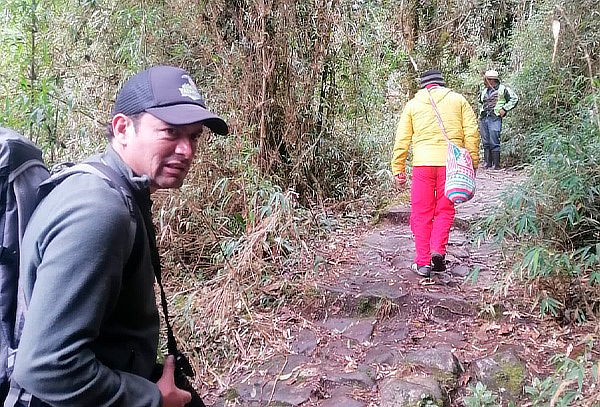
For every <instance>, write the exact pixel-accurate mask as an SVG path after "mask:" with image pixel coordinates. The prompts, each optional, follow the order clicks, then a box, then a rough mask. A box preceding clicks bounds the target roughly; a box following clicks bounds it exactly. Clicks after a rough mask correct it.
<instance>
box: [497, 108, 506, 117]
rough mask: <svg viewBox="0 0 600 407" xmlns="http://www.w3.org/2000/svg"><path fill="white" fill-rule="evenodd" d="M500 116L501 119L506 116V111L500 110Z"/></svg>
mask: <svg viewBox="0 0 600 407" xmlns="http://www.w3.org/2000/svg"><path fill="white" fill-rule="evenodd" d="M498 116H500V117H504V116H506V110H504V109H500V111H499V112H498Z"/></svg>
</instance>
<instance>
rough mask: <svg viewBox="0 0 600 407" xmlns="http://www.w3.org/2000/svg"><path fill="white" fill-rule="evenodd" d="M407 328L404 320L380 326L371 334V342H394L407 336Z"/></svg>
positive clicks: (400, 340)
mask: <svg viewBox="0 0 600 407" xmlns="http://www.w3.org/2000/svg"><path fill="white" fill-rule="evenodd" d="M408 335H409V329H408V326H407V325H406V322H399V323H395V324H390V323H389V322H388V325H387V326H385V327H382V330H376V331H375V333H374V334H373V340H372V342H373V343H375V344H396V343H398V342H402V341H404V340H405V339H406V338H408Z"/></svg>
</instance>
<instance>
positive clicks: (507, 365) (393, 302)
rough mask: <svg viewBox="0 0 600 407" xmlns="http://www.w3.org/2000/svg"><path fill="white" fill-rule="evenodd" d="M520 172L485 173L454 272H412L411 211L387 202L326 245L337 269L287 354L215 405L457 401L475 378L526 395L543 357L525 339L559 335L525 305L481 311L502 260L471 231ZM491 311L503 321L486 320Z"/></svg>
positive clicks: (326, 406) (464, 214) (455, 244)
mask: <svg viewBox="0 0 600 407" xmlns="http://www.w3.org/2000/svg"><path fill="white" fill-rule="evenodd" d="M519 177H520V175H519V174H518V173H516V172H510V171H504V170H503V171H481V172H479V173H478V193H477V196H476V197H475V198H474V199H473V200H472V201H470V202H468V203H465V204H462V205H459V206H458V207H457V219H456V221H455V223H454V226H453V229H452V231H451V234H450V242H449V246H448V254H447V256H446V258H447V262H448V271H447V272H445V273H437V274H435V275H433V276H432V277H431V278H423V277H419V276H417V275H416V274H414V273H413V272H411V271H410V266H411V264H412V259H413V257H414V245H413V242H412V235H411V231H410V228H409V226H408V217H409V214H410V213H409V208H408V207H394V208H391V209H389V210H388V211H387V212H386V213H384V214H383V215H382V218H383V220H382V222H380V223H379V224H378V225H377V226H375V227H374V228H371V229H370V230H367V231H364V233H362V235H360V236H358V237H355V238H354V240H352V239H350V238H349V239H348V241H347V242H348V243H347V244H346V245H345V246H344V247H336V248H329V249H326V251H328V258H329V259H332V260H333V261H334V263H335V264H336V266H335V267H332V268H330V269H329V270H328V271H327V272H325V273H322V274H320V276H319V277H318V278H317V280H316V281H315V282H314V289H313V290H312V291H311V292H309V293H307V295H308V296H311V297H312V301H305V302H306V303H307V304H310V305H309V306H307V307H305V308H304V309H302V310H296V311H297V312H298V313H299V314H300V316H296V317H294V321H292V322H293V323H291V324H290V326H291V327H292V328H291V332H290V336H289V341H288V350H289V352H288V353H282V354H280V355H277V356H276V357H273V358H270V360H268V361H267V362H265V363H263V364H261V365H260V366H255V367H254V369H252V370H249V371H248V375H247V376H245V377H244V378H243V379H241V380H240V381H239V383H236V384H234V385H232V386H231V388H230V389H229V391H227V393H226V394H225V395H224V396H223V397H222V398H221V399H220V400H218V401H217V402H216V404H215V405H216V406H233V405H241V406H248V407H251V406H303V407H304V406H319V407H375V406H379V407H402V406H460V405H463V404H461V403H460V396H461V395H464V391H465V388H466V386H467V383H469V382H470V383H473V382H474V381H482V382H483V383H485V384H486V385H487V386H488V388H490V389H495V390H497V391H500V392H501V394H503V398H505V399H506V400H518V397H519V394H520V392H521V391H522V386H523V384H524V380H525V378H526V377H527V375H528V374H529V373H530V372H533V373H541V370H542V369H543V366H544V363H545V362H544V360H545V356H544V355H542V354H541V353H543V352H541V351H540V348H539V346H538V347H534V346H530V345H531V344H529V343H528V341H533V340H532V339H531V338H535V342H536V343H546V341H545V339H544V336H545V335H550V333H548V332H540V330H539V329H538V328H536V326H535V324H534V323H533V321H532V318H529V317H528V316H527V314H526V313H523V312H518V311H517V310H511V309H509V308H507V309H504V310H501V309H494V307H493V306H492V308H491V309H490V310H489V312H487V313H486V312H483V311H485V309H486V308H485V304H484V296H485V293H486V292H488V291H489V289H490V287H491V286H492V284H493V283H494V282H495V281H496V280H497V279H498V278H499V277H498V270H499V265H500V262H501V256H500V253H499V251H498V250H499V249H498V248H497V247H494V246H492V245H491V244H482V245H480V246H478V247H476V246H474V245H472V244H469V243H468V242H467V231H466V229H467V228H468V227H469V225H471V224H472V222H474V221H475V220H476V219H478V218H479V217H481V216H482V215H484V214H486V213H488V211H490V210H492V208H493V207H494V206H495V205H497V204H498V195H499V193H500V191H502V190H503V188H504V187H506V186H508V185H511V184H512V183H514V182H516V181H518V179H519ZM346 233H348V235H349V236H353V233H355V232H353V231H346ZM473 270H479V271H478V278H477V279H474V278H472V277H473ZM496 308H497V307H496ZM482 310H483V311H482ZM490 313H492V314H494V313H495V318H491V319H490V318H484V316H485V315H488V316H489V314H490ZM555 345H556V343H555ZM548 350H549V349H548ZM540 352H541V353H540ZM517 405H519V404H518V402H517Z"/></svg>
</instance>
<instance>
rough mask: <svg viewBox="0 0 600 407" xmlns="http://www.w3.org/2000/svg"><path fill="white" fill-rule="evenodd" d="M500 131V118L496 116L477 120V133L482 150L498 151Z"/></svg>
mask: <svg viewBox="0 0 600 407" xmlns="http://www.w3.org/2000/svg"><path fill="white" fill-rule="evenodd" d="M501 131H502V118H501V117H498V116H494V115H491V116H484V117H482V118H481V119H479V132H480V134H481V141H482V143H483V148H484V149H485V150H490V151H500V132H501Z"/></svg>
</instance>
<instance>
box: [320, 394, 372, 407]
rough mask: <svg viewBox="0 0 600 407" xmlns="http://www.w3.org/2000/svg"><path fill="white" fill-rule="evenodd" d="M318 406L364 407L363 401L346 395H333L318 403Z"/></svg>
mask: <svg viewBox="0 0 600 407" xmlns="http://www.w3.org/2000/svg"><path fill="white" fill-rule="evenodd" d="M319 406H320V407H366V406H367V404H366V403H365V402H363V401H358V400H355V399H353V398H351V397H348V396H334V397H331V398H330V399H327V401H324V402H323V403H321V404H319Z"/></svg>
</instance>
